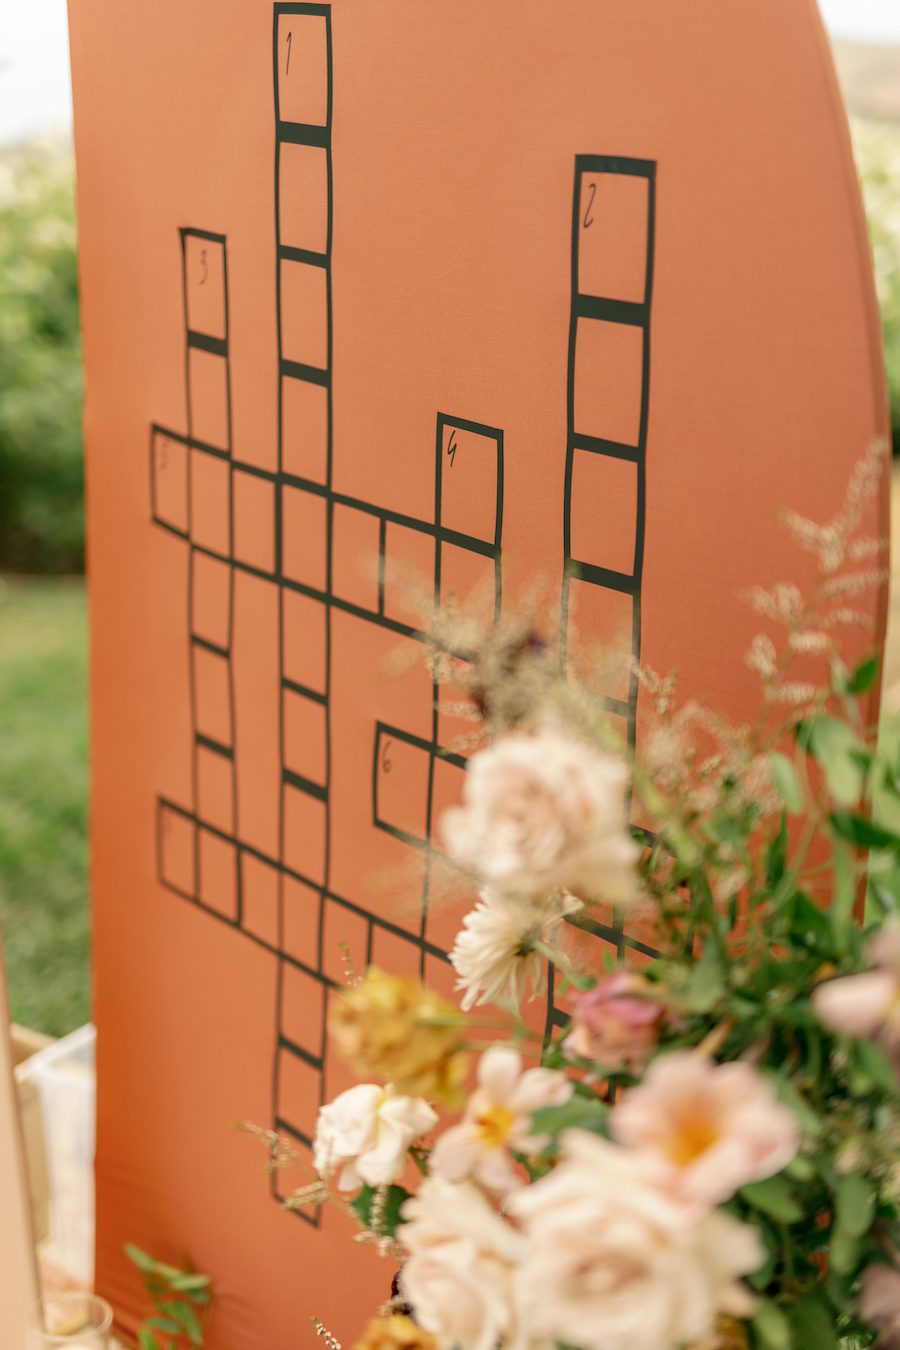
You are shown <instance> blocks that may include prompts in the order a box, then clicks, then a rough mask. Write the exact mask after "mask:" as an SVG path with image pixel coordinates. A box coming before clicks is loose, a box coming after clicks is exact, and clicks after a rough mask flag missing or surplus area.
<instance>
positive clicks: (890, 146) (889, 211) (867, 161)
mask: <svg viewBox="0 0 900 1350" xmlns="http://www.w3.org/2000/svg"><path fill="white" fill-rule="evenodd" d="M853 144H854V149H855V152H856V162H857V167H858V169H859V175H860V180H861V182H862V189H863V199H864V201H865V206H866V216H867V218H868V223H869V237H870V239H871V243H872V256H873V259H874V263H875V278H876V284H877V288H878V303H879V306H880V308H881V325H882V331H883V334H884V354H885V364H886V367H887V378H888V391H889V394H890V400H891V420H892V423H893V430H894V452H895V453H898V452H900V127H898V126H897V125H896V124H893V123H879V122H861V121H860V122H856V123H854V126H853Z"/></svg>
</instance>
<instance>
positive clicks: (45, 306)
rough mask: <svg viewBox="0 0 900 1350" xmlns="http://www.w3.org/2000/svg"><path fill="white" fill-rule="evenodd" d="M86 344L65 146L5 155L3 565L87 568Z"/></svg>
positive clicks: (0, 341)
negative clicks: (83, 342)
mask: <svg viewBox="0 0 900 1350" xmlns="http://www.w3.org/2000/svg"><path fill="white" fill-rule="evenodd" d="M81 406H82V376H81V342H80V335H79V327H78V288H77V280H76V263H75V205H74V193H73V165H72V156H71V152H70V151H69V150H68V149H63V148H57V147H53V146H47V145H32V146H28V147H25V148H24V149H7V150H5V151H4V152H3V153H2V155H0V569H6V570H17V571H29V572H74V571H80V570H81V568H82V565H83V552H84V522H83V506H82V498H83V467H82V440H81Z"/></svg>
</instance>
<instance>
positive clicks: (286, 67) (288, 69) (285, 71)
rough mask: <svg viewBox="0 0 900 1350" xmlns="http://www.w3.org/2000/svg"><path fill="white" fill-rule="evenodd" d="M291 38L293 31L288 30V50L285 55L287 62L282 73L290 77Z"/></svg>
mask: <svg viewBox="0 0 900 1350" xmlns="http://www.w3.org/2000/svg"><path fill="white" fill-rule="evenodd" d="M293 36H294V34H293V31H292V30H289V32H288V35H287V49H288V53H287V61H286V62H285V65H284V73H285V75H290V73H291V38H292V37H293Z"/></svg>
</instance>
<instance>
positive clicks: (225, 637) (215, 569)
mask: <svg viewBox="0 0 900 1350" xmlns="http://www.w3.org/2000/svg"><path fill="white" fill-rule="evenodd" d="M191 632H192V635H193V636H194V637H199V638H203V639H204V640H205V641H206V642H211V643H213V644H214V645H215V646H216V647H221V648H222V649H223V650H227V648H228V646H229V644H230V641H231V568H230V567H229V565H228V563H226V562H221V561H220V560H219V559H218V558H210V557H208V556H207V554H205V553H200V552H198V551H197V550H196V549H192V550H191Z"/></svg>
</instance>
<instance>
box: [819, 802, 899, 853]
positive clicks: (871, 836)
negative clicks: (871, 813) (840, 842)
mask: <svg viewBox="0 0 900 1350" xmlns="http://www.w3.org/2000/svg"><path fill="white" fill-rule="evenodd" d="M830 820H831V827H832V829H833V830H834V831H835V833H836V834H839V835H840V836H841V838H842V839H847V840H848V841H849V842H850V843H851V844H855V845H856V846H857V848H900V835H896V834H894V833H893V832H892V831H891V830H886V829H885V828H884V826H883V825H877V824H876V823H875V821H874V820H869V819H868V818H867V817H866V816H860V815H857V814H856V813H855V812H853V811H832V813H831V816H830Z"/></svg>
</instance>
